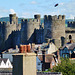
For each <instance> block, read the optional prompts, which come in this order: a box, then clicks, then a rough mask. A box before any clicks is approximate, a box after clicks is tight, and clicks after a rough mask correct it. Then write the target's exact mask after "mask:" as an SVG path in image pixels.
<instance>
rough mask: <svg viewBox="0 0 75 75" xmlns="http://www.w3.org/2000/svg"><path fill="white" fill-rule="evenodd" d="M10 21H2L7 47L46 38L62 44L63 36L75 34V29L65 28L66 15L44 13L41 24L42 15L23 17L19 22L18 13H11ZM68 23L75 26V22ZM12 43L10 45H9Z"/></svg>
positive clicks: (43, 40)
mask: <svg viewBox="0 0 75 75" xmlns="http://www.w3.org/2000/svg"><path fill="white" fill-rule="evenodd" d="M9 18H10V22H9V21H8V22H7V23H6V22H0V25H1V26H2V27H1V26H0V27H1V28H0V29H2V34H3V40H4V42H6V43H5V44H4V46H5V47H7V48H8V47H15V46H16V45H18V46H19V45H20V44H28V43H43V42H46V41H45V39H46V38H49V39H52V40H54V42H55V44H56V46H57V47H58V46H61V43H62V40H61V38H65V39H66V37H68V36H69V35H72V36H73V39H74V36H75V34H74V33H75V31H74V30H70V31H67V30H66V29H65V15H58V16H57V15H54V16H51V15H44V23H42V24H41V20H40V15H34V19H22V20H21V24H18V17H17V16H16V14H10V16H9ZM68 25H70V26H71V27H72V29H73V28H74V27H75V22H68ZM71 27H69V28H71ZM8 43H9V44H10V46H9V45H8Z"/></svg>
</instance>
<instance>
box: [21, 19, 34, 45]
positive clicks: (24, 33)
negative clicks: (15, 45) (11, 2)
mask: <svg viewBox="0 0 75 75" xmlns="http://www.w3.org/2000/svg"><path fill="white" fill-rule="evenodd" d="M33 42H34V22H33V20H32V19H30V20H29V21H28V20H22V24H21V43H22V44H28V43H33Z"/></svg>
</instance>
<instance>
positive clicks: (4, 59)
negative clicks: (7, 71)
mask: <svg viewBox="0 0 75 75" xmlns="http://www.w3.org/2000/svg"><path fill="white" fill-rule="evenodd" d="M7 60H8V58H0V64H1V62H2V61H4V63H6V62H7Z"/></svg>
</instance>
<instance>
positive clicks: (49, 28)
mask: <svg viewBox="0 0 75 75" xmlns="http://www.w3.org/2000/svg"><path fill="white" fill-rule="evenodd" d="M45 22H46V20H45ZM45 27H46V28H45V29H46V30H44V31H46V33H45V38H50V39H51V40H53V42H54V43H55V45H56V46H57V47H60V46H61V45H62V42H64V39H65V16H64V15H59V16H57V15H55V16H48V21H47V22H46V23H45Z"/></svg>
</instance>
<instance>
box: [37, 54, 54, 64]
mask: <svg viewBox="0 0 75 75" xmlns="http://www.w3.org/2000/svg"><path fill="white" fill-rule="evenodd" d="M53 56H54V55H53V54H45V62H46V63H51V61H52V59H53ZM38 58H39V59H40V61H43V55H42V54H41V55H38Z"/></svg>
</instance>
